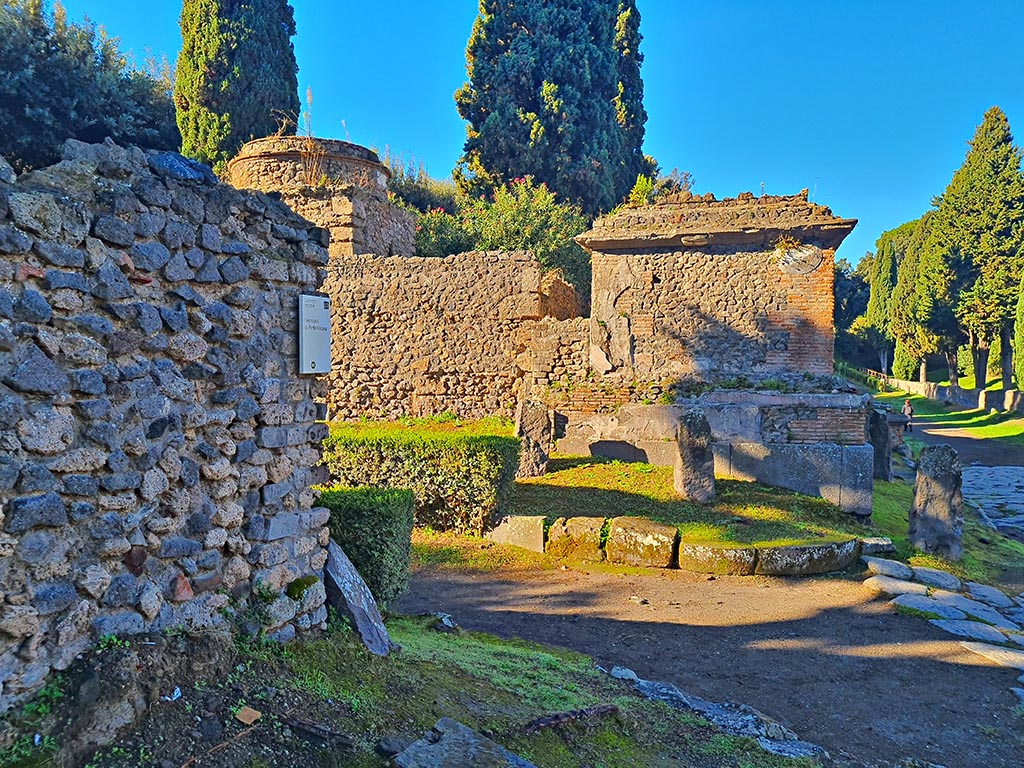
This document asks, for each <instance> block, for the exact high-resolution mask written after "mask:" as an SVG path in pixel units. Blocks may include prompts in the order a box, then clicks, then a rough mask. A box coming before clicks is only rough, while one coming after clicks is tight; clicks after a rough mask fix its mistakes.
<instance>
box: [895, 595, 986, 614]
mask: <svg viewBox="0 0 1024 768" xmlns="http://www.w3.org/2000/svg"><path fill="white" fill-rule="evenodd" d="M889 605H890V606H891V607H893V608H910V609H911V610H914V611H921V612H923V613H930V614H933V615H935V616H938V617H939V618H942V619H966V618H967V614H966V613H964V612H963V611H961V610H958V609H956V608H953V607H951V606H948V605H943V604H942V603H940V602H938V601H937V600H932V599H931V598H930V597H925V596H924V595H910V594H908V595H899V596H898V597H896V598H894V599H893V600H890V601H889Z"/></svg>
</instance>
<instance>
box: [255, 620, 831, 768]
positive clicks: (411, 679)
mask: <svg viewBox="0 0 1024 768" xmlns="http://www.w3.org/2000/svg"><path fill="white" fill-rule="evenodd" d="M430 623H431V619H428V618H410V617H395V618H393V619H391V620H390V621H389V622H388V629H389V631H390V632H391V636H392V639H393V640H394V641H395V642H396V643H398V644H400V645H401V647H402V652H401V653H399V654H394V655H392V656H390V657H388V658H385V659H378V658H368V656H367V654H366V653H365V652H364V651H363V649H362V648H361V647H358V645H357V644H356V643H355V642H354V641H353V639H352V638H351V637H350V636H340V637H339V636H333V637H328V638H325V639H323V640H318V641H309V642H303V643H297V644H294V645H293V646H292V653H291V654H290V656H289V659H288V660H286V661H285V662H284V663H283V666H282V667H281V668H280V669H279V675H282V676H287V677H288V678H290V679H292V680H293V681H295V683H294V684H295V685H297V686H298V687H301V688H302V689H303V690H304V691H306V692H308V693H309V695H311V696H317V697H320V698H324V699H330V700H331V701H334V702H336V703H337V704H338V705H339V706H340V707H341V709H342V710H343V712H344V713H345V714H344V720H345V721H346V728H345V730H346V732H348V733H358V734H360V735H359V736H358V737H357V744H356V749H357V752H358V754H357V755H354V756H353V760H352V762H351V764H352V765H363V764H367V765H369V764H374V763H369V762H366V763H363V762H362V759H368V758H369V757H370V755H372V750H373V745H374V743H376V741H377V740H378V739H379V738H381V737H382V736H384V735H387V734H393V733H396V732H401V733H406V734H408V735H410V736H419V735H420V734H421V733H422V732H424V731H426V730H428V729H429V728H430V727H431V726H432V725H433V724H434V723H435V722H436V721H437V719H438V718H440V717H444V716H447V717H453V718H455V719H457V720H459V721H461V722H463V723H465V724H466V725H468V726H469V727H471V728H475V729H477V730H479V731H486V732H487V733H488V734H489V735H491V737H492V738H494V739H495V740H496V741H498V742H499V743H501V744H502V745H504V746H506V747H508V748H509V749H511V750H512V751H513V752H516V753H517V754H520V755H522V756H523V757H525V758H526V759H528V760H531V761H533V762H534V763H536V764H537V765H538V766H540V767H541V768H583V766H598V765H600V766H605V767H606V768H627V767H628V768H633V767H634V766H641V765H642V766H666V767H667V766H676V765H688V766H696V767H699V768H718V767H721V768H725V767H726V766H730V767H732V766H735V767H736V768H738V767H739V766H750V767H751V768H797V767H798V766H804V767H809V766H815V765H818V763H816V762H813V761H807V760H787V759H784V758H779V757H775V756H773V755H769V754H767V753H765V752H763V751H761V750H760V749H759V748H758V747H757V746H756V744H755V742H753V741H751V740H749V739H736V738H732V737H723V736H722V735H721V734H720V733H718V732H717V731H715V730H714V729H712V728H710V727H709V726H708V725H707V724H706V723H705V722H704V721H703V720H701V719H700V718H697V717H695V716H693V715H690V714H686V713H682V712H678V711H676V710H673V709H671V708H670V707H667V706H665V705H664V704H661V703H660V702H649V701H646V700H644V699H642V698H640V697H639V696H637V695H636V694H635V693H633V691H632V689H631V687H630V686H628V685H627V684H625V683H622V682H620V681H617V680H613V679H612V678H610V677H609V676H608V675H606V674H604V673H602V672H600V671H599V670H597V669H596V668H595V666H594V663H593V661H592V660H591V659H590V658H589V657H587V656H583V655H580V654H576V653H572V652H570V651H565V650H561V649H554V648H549V647H545V646H540V645H536V644H533V643H528V642H524V641H506V640H500V639H498V638H495V637H492V636H490V635H484V634H478V633H473V632H463V633H460V634H457V635H452V634H445V633H440V632H436V631H433V630H432V629H430V628H429V626H430ZM257 671H258V670H254V672H257ZM602 703H615V704H616V705H617V706H618V707H619V709H620V712H621V714H620V715H619V716H613V717H609V718H605V719H603V720H600V721H595V722H593V723H583V724H580V723H576V724H571V725H568V726H563V727H557V728H552V729H546V730H542V731H540V732H538V733H536V734H532V735H529V736H527V735H524V734H523V733H522V728H523V726H524V725H525V724H527V723H529V722H530V721H531V720H533V719H535V718H537V717H540V716H542V715H544V714H550V713H551V712H557V711H565V710H571V709H581V708H583V707H590V706H594V705H596V704H602ZM314 708H315V707H314Z"/></svg>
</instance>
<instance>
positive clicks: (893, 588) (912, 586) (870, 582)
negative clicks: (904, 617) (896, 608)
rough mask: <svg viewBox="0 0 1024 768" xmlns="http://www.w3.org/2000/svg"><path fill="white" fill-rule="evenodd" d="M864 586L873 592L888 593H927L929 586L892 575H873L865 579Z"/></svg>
mask: <svg viewBox="0 0 1024 768" xmlns="http://www.w3.org/2000/svg"><path fill="white" fill-rule="evenodd" d="M864 586H865V587H867V588H868V589H870V590H871V591H872V592H881V593H883V594H886V595H927V594H928V587H926V586H925V585H924V584H918V583H917V582H916V581H903V580H902V579H894V578H893V577H892V576H871V577H870V578H868V579H865V580H864Z"/></svg>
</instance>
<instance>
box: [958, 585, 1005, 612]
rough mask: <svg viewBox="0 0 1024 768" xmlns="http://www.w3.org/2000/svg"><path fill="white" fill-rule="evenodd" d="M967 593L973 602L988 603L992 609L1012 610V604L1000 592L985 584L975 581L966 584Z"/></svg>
mask: <svg viewBox="0 0 1024 768" xmlns="http://www.w3.org/2000/svg"><path fill="white" fill-rule="evenodd" d="M966 586H967V591H968V592H969V593H970V594H971V597H973V598H974V599H975V600H980V601H981V602H983V603H988V604H989V605H991V606H992V607H993V608H1013V607H1014V602H1013V600H1011V599H1010V598H1009V597H1007V596H1006V594H1004V593H1003V592H1002V591H1001V590H998V589H996V588H995V587H990V586H988V585H987V584H978V583H977V582H976V581H969V582H967V585H966Z"/></svg>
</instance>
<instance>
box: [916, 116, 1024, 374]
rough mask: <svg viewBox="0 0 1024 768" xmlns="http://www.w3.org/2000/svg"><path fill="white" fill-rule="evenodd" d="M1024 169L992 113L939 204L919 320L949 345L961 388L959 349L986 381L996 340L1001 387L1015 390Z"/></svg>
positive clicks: (924, 264) (1005, 127)
mask: <svg viewBox="0 0 1024 768" xmlns="http://www.w3.org/2000/svg"><path fill="white" fill-rule="evenodd" d="M1020 163H1021V152H1020V150H1019V149H1018V148H1017V147H1016V146H1015V145H1014V143H1013V136H1012V135H1011V133H1010V125H1009V122H1008V121H1007V119H1006V115H1005V114H1004V113H1003V111H1002V110H1001V109H999V107H992V108H991V109H989V110H988V111H987V112H986V113H985V117H984V120H983V121H982V123H981V125H979V126H978V128H977V130H976V131H975V134H974V138H973V139H972V140H971V142H970V149H969V150H968V152H967V157H966V158H965V159H964V163H963V165H962V166H960V168H959V169H958V170H957V172H956V173H955V174H953V179H952V180H951V181H950V183H949V186H948V187H947V188H946V191H945V193H943V195H942V197H941V198H940V199H939V200H938V210H937V211H936V213H935V221H934V226H933V228H932V233H931V236H930V237H929V241H928V244H927V246H926V247H925V252H924V254H923V255H922V259H921V271H920V279H921V281H922V282H921V284H920V293H921V295H922V297H923V310H924V311H923V312H922V321H923V322H924V324H925V326H926V327H928V328H929V329H930V330H932V331H934V332H935V333H936V334H937V335H939V336H940V337H942V338H943V340H944V343H943V347H944V351H946V355H947V360H950V367H951V376H950V382H951V383H956V380H955V372H953V371H952V369H955V367H956V365H955V362H954V361H955V351H956V347H957V346H959V344H960V343H962V342H963V341H964V340H968V341H970V342H971V347H972V351H973V352H974V363H975V369H976V371H977V370H979V369H980V371H981V376H980V377H981V378H982V379H984V376H985V373H984V372H985V369H986V367H987V365H986V364H987V352H984V351H983V350H987V348H988V346H989V345H990V344H991V342H992V340H993V339H994V338H995V337H996V336H998V337H999V338H1000V339H1001V341H1002V343H1001V344H1000V349H1001V354H1002V356H1003V359H1002V369H1003V386H1004V387H1005V388H1009V387H1010V386H1011V385H1012V375H1013V369H1012V344H1011V341H1012V334H1013V322H1014V317H1015V313H1016V301H1017V291H1018V286H1019V283H1020V277H1021V256H1020V251H1021V246H1022V244H1024V179H1022V177H1021V167H1020ZM951 348H952V349H951ZM951 352H952V357H951V355H950V353H951Z"/></svg>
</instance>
